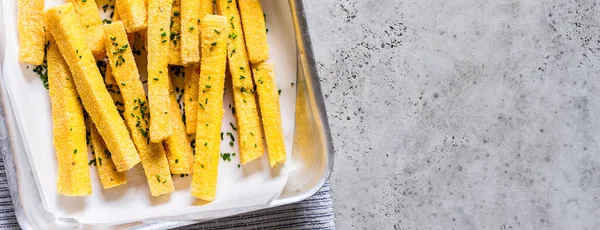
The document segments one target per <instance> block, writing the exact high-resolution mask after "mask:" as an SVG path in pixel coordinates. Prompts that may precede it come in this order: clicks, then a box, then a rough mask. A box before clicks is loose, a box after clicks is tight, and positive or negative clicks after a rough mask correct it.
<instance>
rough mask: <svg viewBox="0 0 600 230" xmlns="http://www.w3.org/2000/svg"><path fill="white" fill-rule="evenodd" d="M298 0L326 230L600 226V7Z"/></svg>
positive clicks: (498, 0) (547, 0) (552, 0)
mask: <svg viewBox="0 0 600 230" xmlns="http://www.w3.org/2000/svg"><path fill="white" fill-rule="evenodd" d="M597 3H598V1H592V0H579V1H576V0H566V1H561V0H528V1H519V0H450V1H436V0H335V1H324V0H305V1H304V4H305V7H306V10H307V14H308V15H307V17H308V22H309V26H310V32H311V33H310V34H311V38H312V40H313V46H314V47H313V48H314V51H315V54H316V58H317V61H318V69H319V73H320V77H321V84H322V87H323V91H324V96H325V101H326V106H327V110H328V116H329V122H330V124H331V129H332V134H333V139H334V142H335V147H336V159H335V167H334V172H333V174H332V176H331V178H330V180H331V187H332V191H333V198H334V210H335V215H336V225H337V227H338V228H339V229H349V228H358V229H363V228H364V229H415V228H429V227H433V228H440V227H448V228H455V229H531V228H537V229H540V228H542V229H575V228H576V229H582V228H588V229H599V228H600V222H599V220H600V210H599V209H600V154H599V152H600V146H599V144H598V141H599V139H600V135H598V132H599V131H600V122H599V121H600V120H599V117H598V114H600V104H599V103H598V102H599V99H600V98H599V97H600V94H599V92H598V87H600V80H599V77H600V74H599V73H600V65H599V64H600V52H599V50H600V23H599V20H600V6H598V5H597Z"/></svg>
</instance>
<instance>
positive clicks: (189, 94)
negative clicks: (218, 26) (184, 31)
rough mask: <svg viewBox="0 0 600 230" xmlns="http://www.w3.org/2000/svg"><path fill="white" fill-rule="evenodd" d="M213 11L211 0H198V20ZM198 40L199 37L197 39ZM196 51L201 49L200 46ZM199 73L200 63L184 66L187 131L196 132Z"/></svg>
mask: <svg viewBox="0 0 600 230" xmlns="http://www.w3.org/2000/svg"><path fill="white" fill-rule="evenodd" d="M213 11H214V7H213V1H212V0H200V11H199V14H198V18H200V22H201V21H202V18H204V17H205V16H206V15H209V14H212V13H213ZM201 32H202V31H200V23H198V36H199V37H201V36H200V33H201ZM198 41H200V39H198ZM198 46H199V47H200V44H198ZM198 51H200V52H201V51H202V50H201V49H200V48H199V49H198ZM199 75H200V65H198V64H195V65H191V66H187V67H186V68H185V93H184V94H183V98H184V102H183V104H184V105H185V125H186V129H187V133H189V134H193V133H196V124H197V123H196V120H197V119H198V116H197V114H198V76H199Z"/></svg>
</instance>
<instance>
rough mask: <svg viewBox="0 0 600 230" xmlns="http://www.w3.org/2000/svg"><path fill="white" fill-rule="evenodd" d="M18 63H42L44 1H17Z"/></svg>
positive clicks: (44, 39) (44, 40)
mask: <svg viewBox="0 0 600 230" xmlns="http://www.w3.org/2000/svg"><path fill="white" fill-rule="evenodd" d="M18 8H19V9H18V13H17V15H18V16H17V17H18V24H17V30H18V31H19V61H20V62H24V63H27V64H32V65H41V64H42V62H43V61H44V43H46V35H45V33H44V31H45V29H44V18H43V17H44V0H18Z"/></svg>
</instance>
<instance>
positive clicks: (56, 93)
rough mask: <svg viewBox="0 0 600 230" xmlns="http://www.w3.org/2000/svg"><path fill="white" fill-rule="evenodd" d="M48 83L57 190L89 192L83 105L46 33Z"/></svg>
mask: <svg viewBox="0 0 600 230" xmlns="http://www.w3.org/2000/svg"><path fill="white" fill-rule="evenodd" d="M48 37H49V40H50V41H49V43H50V46H49V47H48V56H47V58H48V83H49V90H50V101H51V103H52V131H53V133H54V146H55V148H56V158H57V160H58V181H57V190H58V193H59V194H62V195H66V196H86V195H90V194H92V184H91V180H90V169H89V168H88V166H87V163H88V157H87V145H86V140H85V122H84V119H83V108H82V106H81V102H79V99H78V94H77V91H76V89H75V84H74V83H73V78H72V76H71V72H70V71H69V67H68V66H67V63H65V60H64V59H63V57H62V56H61V54H60V50H59V49H58V46H57V45H56V41H55V40H54V38H52V35H51V34H50V33H48Z"/></svg>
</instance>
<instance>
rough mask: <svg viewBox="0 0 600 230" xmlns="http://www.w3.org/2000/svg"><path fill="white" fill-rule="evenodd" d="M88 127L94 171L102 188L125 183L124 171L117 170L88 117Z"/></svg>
mask: <svg viewBox="0 0 600 230" xmlns="http://www.w3.org/2000/svg"><path fill="white" fill-rule="evenodd" d="M88 124H89V127H90V139H91V142H92V148H93V149H94V157H95V161H94V162H95V163H96V171H98V177H99V178H100V183H102V187H103V188H104V189H109V188H114V187H117V186H119V185H123V184H126V183H127V177H126V174H127V173H126V172H119V171H117V167H116V166H115V163H113V161H112V159H111V154H110V151H108V149H107V148H106V145H105V144H104V141H103V140H102V137H101V136H100V133H98V130H97V129H96V126H95V125H94V123H93V122H91V120H89V119H88Z"/></svg>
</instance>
